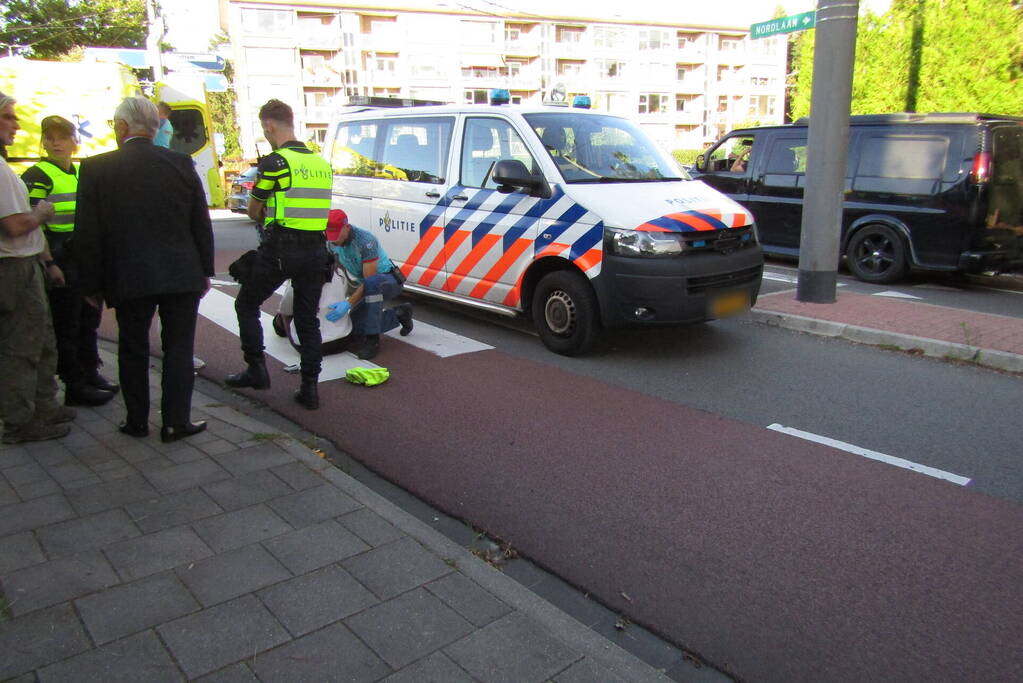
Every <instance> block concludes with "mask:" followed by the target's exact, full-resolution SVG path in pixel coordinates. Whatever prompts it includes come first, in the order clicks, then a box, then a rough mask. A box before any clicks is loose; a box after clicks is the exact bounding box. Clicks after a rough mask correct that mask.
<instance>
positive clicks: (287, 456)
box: [211, 443, 295, 475]
mask: <svg viewBox="0 0 1023 683" xmlns="http://www.w3.org/2000/svg"><path fill="white" fill-rule="evenodd" d="M211 457H212V458H213V459H214V460H216V461H217V462H219V463H220V464H221V465H222V466H223V467H224V468H226V469H228V470H230V471H231V473H232V474H234V475H239V474H245V473H246V472H254V471H256V470H265V469H269V468H271V467H277V466H278V465H286V464H287V463H289V462H294V460H295V457H294V456H293V455H291V453H288V452H287V451H285V450H284V449H282V448H281V447H280V446H278V445H277V444H275V443H261V444H260V445H258V446H253V447H252V448H242V449H239V450H235V451H228V452H226V453H221V454H219V455H213V456H211Z"/></svg>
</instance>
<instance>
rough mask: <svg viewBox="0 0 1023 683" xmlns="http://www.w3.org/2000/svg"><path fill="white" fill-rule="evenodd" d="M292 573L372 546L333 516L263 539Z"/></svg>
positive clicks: (305, 570) (316, 567) (322, 565)
mask: <svg viewBox="0 0 1023 683" xmlns="http://www.w3.org/2000/svg"><path fill="white" fill-rule="evenodd" d="M263 545H265V546H266V547H267V548H268V549H269V550H270V552H272V553H273V554H274V556H275V557H277V559H278V560H280V561H281V562H283V563H284V566H285V567H287V568H288V569H290V570H291V572H292V573H293V574H296V575H298V574H305V573H306V572H308V571H312V570H313V569H319V568H320V567H325V566H327V565H328V564H330V563H331V562H337V561H339V560H343V559H345V558H346V557H351V556H352V555H357V554H359V553H361V552H365V551H367V550H369V546H368V545H366V544H365V543H363V542H362V540H360V539H359V537H358V536H356V535H355V534H353V533H351V532H350V531H348V530H347V529H345V528H344V527H343V526H341V525H340V524H338V523H337V522H335V521H334V520H332V519H328V520H327V521H326V522H320V523H319V524H317V525H315V526H310V527H305V528H304V529H298V530H297V531H292V532H289V533H286V534H282V535H280V536H278V537H277V538H272V539H270V540H268V541H264V542H263Z"/></svg>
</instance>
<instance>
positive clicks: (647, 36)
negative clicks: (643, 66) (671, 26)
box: [639, 29, 671, 50]
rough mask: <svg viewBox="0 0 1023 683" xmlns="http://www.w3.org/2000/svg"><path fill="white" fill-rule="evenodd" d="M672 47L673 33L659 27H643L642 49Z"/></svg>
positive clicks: (640, 39)
mask: <svg viewBox="0 0 1023 683" xmlns="http://www.w3.org/2000/svg"><path fill="white" fill-rule="evenodd" d="M669 47H671V34H670V33H669V32H668V31H662V30H659V29H643V30H641V31H640V32H639V49H640V50H665V49H667V48H669Z"/></svg>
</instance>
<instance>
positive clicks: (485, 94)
mask: <svg viewBox="0 0 1023 683" xmlns="http://www.w3.org/2000/svg"><path fill="white" fill-rule="evenodd" d="M489 102H490V91H489V90H481V89H478V88H477V89H474V90H466V91H465V103H466V104H487V103H489Z"/></svg>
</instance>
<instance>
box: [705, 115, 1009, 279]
mask: <svg viewBox="0 0 1023 683" xmlns="http://www.w3.org/2000/svg"><path fill="white" fill-rule="evenodd" d="M808 125H809V119H806V118H803V119H800V120H798V121H796V122H795V123H793V124H789V125H783V126H768V127H763V128H747V129H742V130H736V131H732V132H731V133H729V134H728V135H727V136H725V137H724V138H722V139H721V140H720V141H718V142H717V143H716V144H715V145H714V146H713V147H711V148H710V149H709V150H708V151H707V153H706V154H704V155H702V156H700V157H699V159H698V160H697V162H696V167H695V171H694V172H693V177H695V178H698V179H699V180H702V181H703V182H705V183H707V184H708V185H710V186H711V187H713V188H715V189H717V190H719V191H721V192H723V193H725V194H727V195H728V196H729V197H731V198H732V199H735V200H736V201H738V202H739V203H740V204H742V205H743V206H745V207H746V208H748V209H749V210H750V211H752V212H753V215H754V217H755V218H756V224H757V228H758V230H759V232H760V240H761V242H762V244H763V248H764V252H765V253H768V254H773V255H776V256H796V255H797V254H798V253H799V236H800V229H801V222H802V211H803V188H804V187H805V186H806V175H805V174H806V139H807V131H808V128H807V126H808ZM1021 242H1023V118H1016V117H1009V116H993V115H990V114H883V115H870V116H852V117H850V125H849V159H848V164H847V166H846V182H845V207H844V211H843V217H842V239H841V249H842V253H843V254H844V255H845V257H846V264H847V265H848V267H849V270H850V271H851V272H852V273H853V274H854V275H855V276H856V277H858V278H860V279H861V280H865V281H867V282H877V283H884V282H895V281H897V280H899V279H901V278H902V277H903V276H904V275H905V274H906V272H907V270H908V269H909V268H915V269H921V270H941V271H964V272H978V271H981V270H989V269H992V268H997V267H999V266H1004V265H1005V264H1007V263H1009V262H1012V261H1015V260H1017V259H1019V257H1020V253H1021V246H1020V245H1021Z"/></svg>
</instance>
